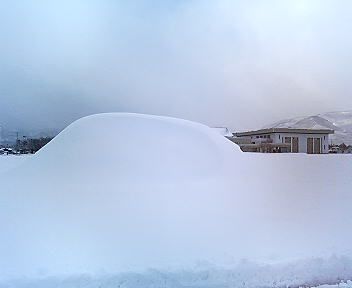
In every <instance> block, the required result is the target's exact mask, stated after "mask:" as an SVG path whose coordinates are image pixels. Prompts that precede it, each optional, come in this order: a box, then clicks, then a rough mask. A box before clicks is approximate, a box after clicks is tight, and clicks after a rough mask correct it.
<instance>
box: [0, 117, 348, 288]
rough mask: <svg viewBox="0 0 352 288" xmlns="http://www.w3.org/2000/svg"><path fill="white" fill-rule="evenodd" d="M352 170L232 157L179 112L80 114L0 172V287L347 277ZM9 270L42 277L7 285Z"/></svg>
mask: <svg viewBox="0 0 352 288" xmlns="http://www.w3.org/2000/svg"><path fill="white" fill-rule="evenodd" d="M351 170H352V168H351V165H350V161H349V159H348V158H346V157H339V156H337V155H334V156H331V155H325V156H316V155H310V156H308V155H288V154H287V155H279V154H271V155H264V154H249V153H241V152H240V150H239V149H238V147H237V146H235V145H233V144H232V143H231V142H229V141H228V140H227V139H225V138H224V137H222V136H220V135H219V134H218V133H217V132H216V131H212V130H211V129H210V128H208V127H206V126H203V125H201V124H196V123H193V122H189V121H184V120H178V119H172V118H165V117H155V116H145V115H136V114H100V115H94V116H90V117H86V118H83V119H81V120H79V121H77V122H75V123H73V124H72V125H71V126H69V127H68V128H67V129H66V130H64V131H63V132H62V133H61V134H60V135H59V136H58V137H57V138H55V139H54V140H53V141H52V142H50V143H49V144H48V145H47V146H46V147H45V148H44V149H43V150H42V151H40V153H38V154H36V155H35V156H34V157H31V158H30V159H28V161H26V162H25V163H23V165H22V166H20V167H18V168H16V169H13V170H11V171H9V172H8V173H7V174H0V180H1V182H3V183H4V186H3V187H4V189H2V191H1V195H0V224H1V245H0V255H1V257H0V279H2V283H7V284H4V285H12V286H8V287H21V286H20V285H22V287H32V286H33V287H40V286H41V285H44V286H45V287H51V286H52V287H71V286H77V285H80V287H81V286H82V287H95V286H94V285H95V284H96V283H103V284H99V285H103V286H102V287H110V286H111V285H112V286H113V285H115V286H116V285H117V284H116V283H120V282H121V281H122V282H121V283H122V284H123V285H122V284H121V283H120V284H121V287H188V286H192V285H193V286H192V287H200V286H201V287H228V286H236V285H239V284H238V283H240V284H241V285H242V284H243V283H247V284H248V285H247V286H248V287H258V286H260V285H259V284H260V283H262V286H263V287H264V286H266V287H270V286H275V285H276V286H278V285H279V284H280V285H291V284H292V285H293V284H294V285H299V284H305V283H312V284H321V283H323V284H324V283H328V282H329V283H331V282H334V281H336V282H338V281H340V280H341V279H345V280H348V279H352V262H351V261H350V258H349V257H350V256H351V244H350V243H352V242H351V240H352V232H351V231H352V230H351V228H352V217H351V216H352V212H351V209H350V206H351V205H350V203H351V200H352V199H351V198H352V196H351V193H350V190H351V184H352V183H351V182H352V180H351V178H350V175H351V172H352V171H351ZM248 263H256V264H253V265H252V264H250V265H248ZM331 263H333V264H331ZM329 265H330V266H329ZM292 267H295V269H292ZM312 267H314V269H313V268H312ZM326 267H335V269H328V268H326ZM148 269H156V270H154V271H156V272H154V273H150V272H143V271H147V270H148ZM243 269H244V270H243ZM246 269H247V270H246ZM307 269H308V270H307ZM309 269H310V270H309ZM287 270H291V271H295V272H294V273H291V274H290V273H287ZM157 271H163V272H157ZM263 271H264V272H263ZM307 271H310V273H307ZM85 273H87V274H88V275H91V276H87V277H88V278H85V277H83V278H81V277H79V275H82V274H85ZM129 273H140V274H138V275H139V277H137V276H136V277H132V276H130V275H137V274H129ZM65 275H66V276H65ZM68 275H71V277H73V278H65V277H68ZM72 275H73V276H72ZM92 275H93V276H92ZM97 275H98V276H97ZM99 275H100V276H99ZM102 275H116V276H102ZM150 275H152V276H150ZM155 275H158V276H155ZM204 275H205V276H204ZM21 277H27V279H35V278H38V277H39V278H43V279H46V280H42V281H44V282H42V283H46V284H39V282H36V281H34V280H33V281H34V282H31V280H26V281H24V280H23V281H22V282H21V280H14V281H15V282H11V281H12V280H11V281H10V280H8V279H20V278H21ZM50 277H56V278H50ZM75 277H77V278H75ZM89 277H98V279H100V280H96V281H95V282H94V281H88V280H85V279H90V278H89ZM99 277H101V278H99ZM104 277H105V278H104ZM48 279H49V280H48ZM50 279H51V280H52V281H51V280H50ZM53 279H54V280H53ZM58 279H61V280H58ZM62 279H68V280H65V281H68V282H65V283H66V284H67V286H65V285H66V284H65V285H64V284H62V283H63V282H62V281H63V280H62ZM82 279H83V280H82ZM94 279H95V278H94ZM111 279H115V280H111ZM126 279H127V280H126ZM131 279H134V280H131ZM138 279H139V280H138ZM253 279H255V280H253ZM16 281H19V282H16ZM48 281H49V282H50V281H51V282H50V283H51V284H50V285H51V286H50V285H49V284H48ZM60 281H61V282H60ZM70 281H71V282H70ZM72 281H73V282H72ZM80 281H83V282H80ZM99 281H100V282H99ZM111 281H112V282H111ZM118 281H120V282H118ZM135 281H137V282H138V283H137V282H136V283H137V284H138V285H139V286H138V285H137V284H136V283H135ZM258 281H259V282H258ZM107 282H108V283H110V284H106V283H107ZM11 283H12V284H11ZM13 283H15V284H13ZM16 283H17V284H16ZM58 283H61V284H60V285H61V286H60V285H59V284H58ZM72 283H73V284H72ZM74 283H76V284H74ZM84 283H85V284H84ZM92 283H95V284H94V285H93V284H92ZM104 283H105V284H104ZM83 284H84V285H86V286H84V285H83ZM31 285H32V286H31ZM70 285H71V286H70ZM89 285H91V286H89ZM92 285H93V286H92ZM97 285H98V284H97ZM109 285H110V286H109ZM207 285H208V286H207ZM4 287H7V286H4Z"/></svg>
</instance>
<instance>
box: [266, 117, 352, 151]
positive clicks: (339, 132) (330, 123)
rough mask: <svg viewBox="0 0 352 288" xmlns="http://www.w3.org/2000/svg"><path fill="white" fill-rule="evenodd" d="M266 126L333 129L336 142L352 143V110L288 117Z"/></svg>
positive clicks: (333, 137) (332, 136)
mask: <svg viewBox="0 0 352 288" xmlns="http://www.w3.org/2000/svg"><path fill="white" fill-rule="evenodd" d="M265 128H308V129H333V130H335V134H334V135H331V136H330V139H331V140H332V142H333V143H334V144H341V143H345V144H348V145H352V111H344V112H329V113H322V114H318V115H315V116H309V117H299V118H292V119H286V120H282V121H280V122H277V123H274V124H271V125H267V126H266V127H265Z"/></svg>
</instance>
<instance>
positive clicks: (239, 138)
mask: <svg viewBox="0 0 352 288" xmlns="http://www.w3.org/2000/svg"><path fill="white" fill-rule="evenodd" d="M333 133H334V130H329V129H293V128H269V129H261V130H256V131H248V132H239V133H234V137H231V138H229V139H230V140H231V141H233V142H235V143H236V144H238V145H239V146H240V147H241V149H242V151H244V152H262V153H308V154H327V153H329V134H333Z"/></svg>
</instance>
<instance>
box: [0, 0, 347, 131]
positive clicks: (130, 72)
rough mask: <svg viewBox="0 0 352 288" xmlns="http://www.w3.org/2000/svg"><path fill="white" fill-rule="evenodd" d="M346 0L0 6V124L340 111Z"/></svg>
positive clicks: (65, 0)
mask: <svg viewBox="0 0 352 288" xmlns="http://www.w3.org/2000/svg"><path fill="white" fill-rule="evenodd" d="M351 8H352V3H351V2H350V1H348V0H340V1H336V0H334V1H332V0H331V1H323V0H321V1H314V0H312V1H304V0H296V1H273V0H268V1H230V0H228V1H226V0H218V1H206V0H202V1H196V0H195V1H186V0H182V1H171V0H168V1H161V0H155V1H142V0H141V1H108V0H99V1H98V0H96V1H93V0H91V1H83V0H75V1H69V0H61V1H55V0H53V1H40V0H33V1H13V0H11V1H9V0H8V1H6V0H0V75H1V77H0V100H1V105H0V125H2V126H4V127H8V128H9V129H19V128H21V129H48V128H55V129H62V128H64V127H65V126H66V125H68V124H69V123H71V122H72V121H74V120H76V119H77V118H79V117H82V116H85V115H88V114H92V113H98V112H138V113H148V114H158V115H167V116H175V117H180V118H185V119H189V120H194V121H199V122H202V123H205V124H207V125H211V126H228V127H230V128H231V129H250V128H258V127H261V126H263V125H265V124H268V123H270V122H273V121H277V120H280V119H282V118H290V117H295V116H301V115H309V114H313V113H314V114H315V113H319V112H326V111H336V110H346V109H349V108H350V107H351V106H352V105H351V104H352V103H351V102H352V98H351V97H350V93H351V90H352V89H351V84H350V79H349V78H350V77H349V75H351V72H352V71H351V70H352V68H351V67H352V65H351V64H352V63H351V62H352V58H351V57H350V51H351V48H352V38H351V37H349V33H350V29H351V26H352V20H351V18H350V15H349V14H350V13H349V11H350V9H351Z"/></svg>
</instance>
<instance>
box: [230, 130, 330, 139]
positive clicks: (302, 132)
mask: <svg viewBox="0 0 352 288" xmlns="http://www.w3.org/2000/svg"><path fill="white" fill-rule="evenodd" d="M271 133H294V134H334V133H335V131H334V130H331V129H296V128H268V129H260V130H255V131H247V132H238V133H234V135H235V136H237V137H242V136H253V135H260V134H271Z"/></svg>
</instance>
